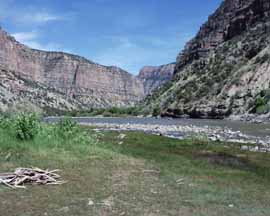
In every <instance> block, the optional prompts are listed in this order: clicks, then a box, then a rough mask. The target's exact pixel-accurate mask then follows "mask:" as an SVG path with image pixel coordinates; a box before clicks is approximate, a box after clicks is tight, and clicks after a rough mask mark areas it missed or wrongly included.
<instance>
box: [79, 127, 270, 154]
mask: <svg viewBox="0 0 270 216" xmlns="http://www.w3.org/2000/svg"><path fill="white" fill-rule="evenodd" d="M82 124H84V125H88V126H89V125H90V126H95V127H97V129H96V130H97V131H99V130H110V131H143V132H146V133H152V134H157V135H160V136H167V137H173V138H178V139H185V138H194V139H206V140H211V141H220V142H223V141H225V142H233V143H241V144H243V145H242V149H243V150H250V151H260V152H268V151H270V136H267V137H265V138H262V137H256V136H251V135H246V134H243V133H242V132H241V131H233V130H231V129H229V128H223V127H210V126H202V127H200V126H195V125H154V124H111V123H82ZM245 143H249V144H253V145H252V146H248V145H245Z"/></svg>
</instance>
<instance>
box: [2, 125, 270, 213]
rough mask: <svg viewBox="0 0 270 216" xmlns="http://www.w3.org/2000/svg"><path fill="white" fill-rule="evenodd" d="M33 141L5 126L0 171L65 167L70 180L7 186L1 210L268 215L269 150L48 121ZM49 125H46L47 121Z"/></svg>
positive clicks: (3, 194)
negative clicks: (63, 131)
mask: <svg viewBox="0 0 270 216" xmlns="http://www.w3.org/2000/svg"><path fill="white" fill-rule="evenodd" d="M42 127H43V129H42V131H41V133H39V134H38V135H37V137H36V138H35V139H34V140H31V141H19V140H17V139H16V138H15V137H13V136H10V134H9V133H7V132H6V131H5V129H0V137H1V139H0V152H1V157H0V170H1V172H6V171H10V170H14V168H16V167H21V166H23V167H32V166H34V167H40V168H43V169H47V168H49V169H61V176H62V178H63V180H65V181H66V182H67V183H66V184H63V185H59V186H27V189H26V190H10V189H8V188H6V187H4V186H0V192H1V197H0V214H1V215H10V216H17V215H27V216H36V215H47V216H63V215H76V216H85V215H112V216H114V215H115V216H119V215H123V216H124V215H128V216H133V215H157V216H167V215H168V216H169V215H183V216H192V215H208V216H215V215H226V216H235V215H239V216H251V215H260V216H268V213H269V211H270V205H269V203H270V193H269V191H270V184H269V182H270V173H269V170H270V169H269V168H270V161H269V158H270V157H269V153H258V152H247V151H243V150H241V149H240V145H234V144H230V143H223V142H222V143H218V144H217V143H214V142H209V141H206V140H196V139H192V140H178V139H172V138H166V137H161V136H156V135H147V134H145V133H143V132H118V131H114V132H105V131H93V128H91V127H90V128H89V127H85V126H84V127H80V128H79V130H80V133H75V134H74V135H72V136H69V137H68V138H60V137H58V136H55V135H53V134H54V133H55V131H58V129H57V127H58V126H57V125H45V126H42ZM44 127H45V128H44Z"/></svg>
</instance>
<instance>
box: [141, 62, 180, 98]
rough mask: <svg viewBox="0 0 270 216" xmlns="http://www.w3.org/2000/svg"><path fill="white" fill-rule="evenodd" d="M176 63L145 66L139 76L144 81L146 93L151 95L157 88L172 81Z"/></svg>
mask: <svg viewBox="0 0 270 216" xmlns="http://www.w3.org/2000/svg"><path fill="white" fill-rule="evenodd" d="M174 68H175V63H172V64H167V65H162V66H157V67H156V66H145V67H143V68H142V69H141V71H140V73H139V75H138V78H139V79H140V80H141V81H142V82H143V85H144V93H145V95H146V96H147V95H150V94H151V93H152V92H153V91H154V90H155V89H157V88H158V87H160V86H161V85H163V84H165V83H166V82H168V81H170V80H171V79H172V77H173V73H174Z"/></svg>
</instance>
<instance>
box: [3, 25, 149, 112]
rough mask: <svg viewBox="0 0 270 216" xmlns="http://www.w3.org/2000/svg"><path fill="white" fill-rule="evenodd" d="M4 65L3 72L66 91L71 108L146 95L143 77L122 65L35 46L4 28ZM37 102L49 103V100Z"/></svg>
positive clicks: (118, 102) (112, 103) (115, 103)
mask: <svg viewBox="0 0 270 216" xmlns="http://www.w3.org/2000/svg"><path fill="white" fill-rule="evenodd" d="M0 66H1V68H2V69H3V70H0V75H3V73H7V72H8V73H12V74H15V75H16V77H17V78H18V79H24V80H28V81H29V82H33V83H36V84H37V85H40V86H43V87H44V88H46V87H47V88H49V89H51V91H52V92H54V93H55V95H56V94H61V95H64V96H63V98H64V100H66V101H67V102H68V104H72V106H68V107H69V108H78V109H88V108H91V107H110V106H127V105H133V104H135V103H136V102H138V101H139V100H141V99H142V97H143V96H144V91H143V85H142V83H141V81H140V80H139V79H137V78H136V77H133V76H132V75H130V74H129V73H127V72H126V71H124V70H122V69H120V68H117V67H106V66H102V65H99V64H96V63H94V62H91V61H89V60H87V59H85V58H82V57H79V56H75V55H71V54H66V53H61V52H45V51H39V50H33V49H30V48H29V47H26V46H24V45H22V44H20V43H18V42H17V41H16V40H15V39H14V38H13V37H11V36H10V35H9V34H7V33H6V32H5V31H3V30H2V29H0ZM4 76H5V75H4ZM28 87H29V86H28ZM11 90H14V89H12V88H11ZM33 103H35V104H36V103H39V101H38V100H37V102H35V101H33ZM36 105H37V106H39V107H44V106H47V105H48V106H49V104H47V103H46V102H44V103H42V104H36ZM56 108H59V109H66V107H56Z"/></svg>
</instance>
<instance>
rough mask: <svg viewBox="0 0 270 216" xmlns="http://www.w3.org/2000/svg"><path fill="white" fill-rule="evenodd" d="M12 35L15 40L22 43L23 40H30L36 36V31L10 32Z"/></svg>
mask: <svg viewBox="0 0 270 216" xmlns="http://www.w3.org/2000/svg"><path fill="white" fill-rule="evenodd" d="M12 36H13V37H15V38H16V40H17V41H19V42H21V43H24V42H25V41H31V40H33V39H36V38H37V37H38V35H37V33H36V32H18V33H15V34H12Z"/></svg>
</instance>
